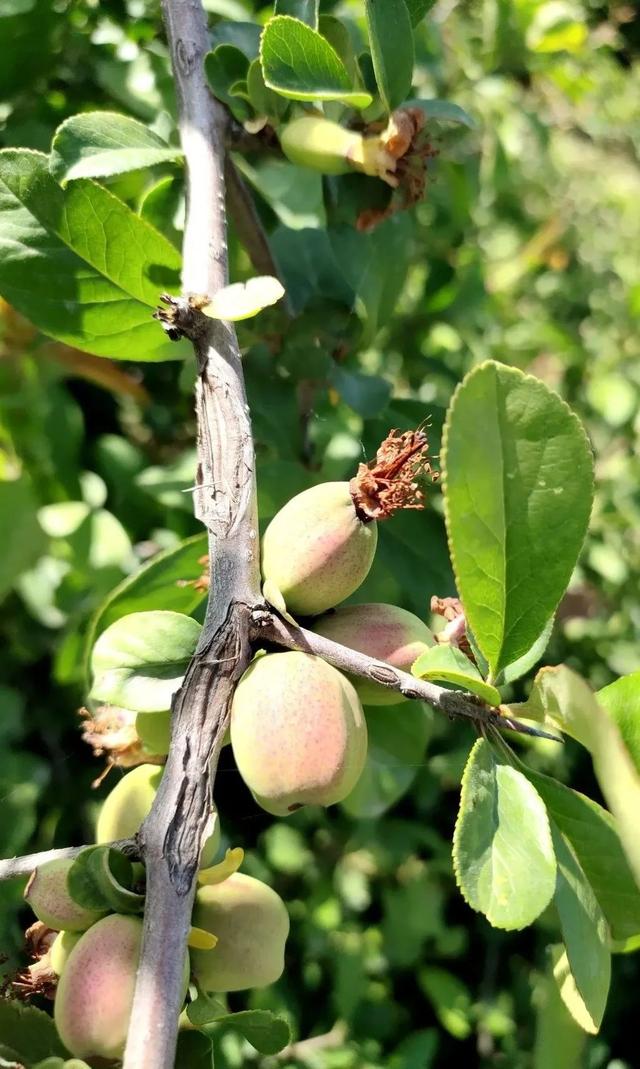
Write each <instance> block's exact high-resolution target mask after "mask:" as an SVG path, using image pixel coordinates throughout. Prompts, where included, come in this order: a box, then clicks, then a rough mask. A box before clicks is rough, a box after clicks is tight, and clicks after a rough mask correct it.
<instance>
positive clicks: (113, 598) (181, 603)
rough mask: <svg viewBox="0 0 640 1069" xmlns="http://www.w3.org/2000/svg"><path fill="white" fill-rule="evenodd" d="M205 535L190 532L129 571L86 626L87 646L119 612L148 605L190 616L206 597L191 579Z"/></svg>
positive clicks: (197, 574) (197, 571)
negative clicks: (131, 571)
mask: <svg viewBox="0 0 640 1069" xmlns="http://www.w3.org/2000/svg"><path fill="white" fill-rule="evenodd" d="M206 552H207V536H206V535H199V534H198V535H193V536H192V537H191V538H187V539H186V540H185V541H184V542H180V544H179V545H177V546H174V547H173V548H172V549H167V550H165V552H164V553H157V554H156V556H155V557H153V558H152V559H151V560H150V561H148V563H147V564H143V566H142V567H141V568H139V569H138V571H137V572H134V574H133V575H129V576H127V578H126V579H123V581H122V582H121V583H120V585H119V586H117V587H116V588H115V590H112V591H111V593H110V594H109V596H108V598H107V599H106V600H105V601H104V602H103V603H102V605H101V606H100V607H99V609H98V611H97V613H96V615H95V617H94V619H93V621H92V623H91V627H90V629H89V636H88V640H87V641H88V646H89V649H91V647H92V646H93V643H94V642H95V641H96V639H97V638H98V637H99V635H101V634H102V632H103V631H104V630H105V629H106V628H107V627H109V626H110V624H113V623H115V621H116V620H119V619H120V618H121V617H122V616H127V615H129V614H130V613H135V612H143V611H144V610H149V609H168V610H171V611H173V612H179V613H184V614H185V616H191V615H192V614H193V613H194V612H195V610H196V609H197V607H198V606H199V605H201V604H202V602H203V601H204V600H205V598H206V596H207V595H206V589H205V590H202V589H196V588H195V587H194V583H195V582H196V581H197V580H198V579H200V578H201V577H202V574H203V568H204V565H203V563H202V558H203V556H205V555H206Z"/></svg>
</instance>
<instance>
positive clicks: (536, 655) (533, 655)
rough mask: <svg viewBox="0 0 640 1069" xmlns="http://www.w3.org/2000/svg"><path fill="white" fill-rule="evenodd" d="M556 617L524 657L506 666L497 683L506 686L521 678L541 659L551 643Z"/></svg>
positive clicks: (550, 620)
mask: <svg viewBox="0 0 640 1069" xmlns="http://www.w3.org/2000/svg"><path fill="white" fill-rule="evenodd" d="M554 620H555V617H553V616H552V617H551V618H550V619H549V620H548V621H547V623H546V624H545V626H544V628H543V629H542V631H541V632H540V634H539V636H538V638H537V639H536V640H535V642H534V643H533V646H531V648H530V649H529V650H527V652H526V653H524V654H523V655H522V657H518V660H517V661H512V662H511V664H508V665H507V667H506V668H504V669H503V670H502V672H500V673H499V675H498V679H497V683H498V685H499V686H501V687H502V686H506V685H507V684H508V683H513V682H515V680H516V679H520V678H521V676H525V675H526V674H527V672H529V671H530V669H531V668H533V666H534V665H535V664H537V663H538V661H539V660H540V659H541V657H542V655H543V653H544V651H545V650H546V648H547V646H548V645H549V639H550V638H551V633H552V631H553V624H554Z"/></svg>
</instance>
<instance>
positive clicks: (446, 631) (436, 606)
mask: <svg viewBox="0 0 640 1069" xmlns="http://www.w3.org/2000/svg"><path fill="white" fill-rule="evenodd" d="M430 608H431V612H432V613H434V614H435V615H436V616H443V617H444V619H445V620H446V621H447V624H446V627H444V628H443V629H442V631H440V632H438V634H437V635H436V636H435V638H436V642H439V643H440V645H443V646H445V645H447V646H457V648H458V649H459V650H461V651H462V653H464V654H465V655H466V656H467V657H468V658H469V660H470V661H473V663H474V664H475V662H476V659H475V657H474V655H473V650H472V649H471V644H470V642H469V639H468V638H467V620H466V617H465V614H464V608H463V605H462V602H461V601H460V598H439V597H438V596H437V595H436V594H434V595H433V597H432V598H431V605H430Z"/></svg>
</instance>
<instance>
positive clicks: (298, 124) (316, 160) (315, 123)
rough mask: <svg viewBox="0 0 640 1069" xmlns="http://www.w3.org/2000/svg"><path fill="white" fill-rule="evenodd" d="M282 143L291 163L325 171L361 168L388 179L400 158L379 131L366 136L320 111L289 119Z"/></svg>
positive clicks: (374, 175)
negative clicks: (395, 158) (392, 152)
mask: <svg viewBox="0 0 640 1069" xmlns="http://www.w3.org/2000/svg"><path fill="white" fill-rule="evenodd" d="M280 147H281V149H282V151H283V153H284V155H285V156H286V157H287V159H288V160H290V161H291V163H296V164H298V165H299V166H300V167H310V168H311V169H312V170H314V171H322V173H323V174H348V173H349V172H350V171H361V172H362V173H363V174H368V175H371V176H373V177H376V178H383V179H385V180H388V178H389V171H390V170H391V171H393V170H395V162H396V161H395V160H394V159H393V156H392V155H390V153H389V152H388V151H387V148H386V145H385V141H384V139H383V138H381V137H380V136H379V135H377V134H376V135H373V136H370V137H365V136H363V135H362V134H361V133H359V132H358V131H356V130H347V129H346V127H344V126H340V124H339V123H336V122H332V121H331V120H330V119H326V118H325V117H324V116H323V115H319V114H315V115H303V116H301V117H300V118H298V119H293V120H292V121H291V122H290V123H287V125H286V126H285V127H284V129H283V130H281V131H280ZM392 184H395V185H397V182H395V183H392Z"/></svg>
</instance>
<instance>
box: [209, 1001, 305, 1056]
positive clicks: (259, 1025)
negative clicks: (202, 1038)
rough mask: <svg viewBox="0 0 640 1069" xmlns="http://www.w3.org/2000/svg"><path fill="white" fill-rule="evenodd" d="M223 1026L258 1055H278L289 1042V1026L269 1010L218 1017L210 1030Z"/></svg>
mask: <svg viewBox="0 0 640 1069" xmlns="http://www.w3.org/2000/svg"><path fill="white" fill-rule="evenodd" d="M221 1025H225V1026H226V1027H228V1028H233V1029H234V1030H235V1031H236V1032H239V1033H240V1035H241V1036H243V1038H244V1039H246V1040H247V1042H248V1043H250V1044H251V1046H252V1047H254V1048H255V1049H256V1050H257V1051H259V1052H260V1054H278V1053H279V1052H280V1051H281V1050H284V1048H285V1047H286V1046H287V1044H288V1043H289V1042H290V1041H291V1032H290V1030H289V1025H288V1024H287V1022H286V1021H285V1019H284V1018H283V1017H278V1016H276V1014H275V1013H272V1012H271V1010H240V1012H239V1013H227V1014H225V1016H223V1017H218V1018H217V1019H216V1021H215V1023H214V1024H213V1025H210V1026H209V1027H208V1028H207V1030H206V1031H207V1034H210V1031H211V1029H215V1028H218V1027H220V1026H221Z"/></svg>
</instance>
